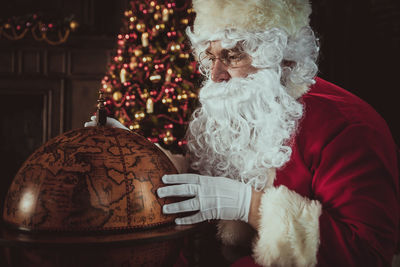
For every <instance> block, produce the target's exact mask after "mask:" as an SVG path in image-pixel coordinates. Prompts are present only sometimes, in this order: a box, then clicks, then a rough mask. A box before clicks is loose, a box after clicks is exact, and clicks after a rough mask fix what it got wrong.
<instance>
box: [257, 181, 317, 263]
mask: <svg viewBox="0 0 400 267" xmlns="http://www.w3.org/2000/svg"><path fill="white" fill-rule="evenodd" d="M259 211H260V214H261V219H260V225H259V229H258V238H257V239H256V240H255V242H254V247H253V253H254V255H253V257H254V259H255V261H256V262H257V263H258V264H260V265H262V266H271V265H272V266H314V265H316V263H317V251H318V247H319V216H320V215H321V204H320V203H319V202H318V201H316V200H309V199H307V198H305V197H302V196H300V195H299V194H297V193H296V192H294V191H291V190H289V189H288V188H287V187H285V186H280V187H271V188H267V189H266V190H265V193H264V194H263V196H262V199H261V205H260V210H259Z"/></svg>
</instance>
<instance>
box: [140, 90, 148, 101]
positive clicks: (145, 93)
mask: <svg viewBox="0 0 400 267" xmlns="http://www.w3.org/2000/svg"><path fill="white" fill-rule="evenodd" d="M140 97H141V98H142V99H147V98H148V97H149V92H148V91H147V89H144V91H143V94H141V95H140Z"/></svg>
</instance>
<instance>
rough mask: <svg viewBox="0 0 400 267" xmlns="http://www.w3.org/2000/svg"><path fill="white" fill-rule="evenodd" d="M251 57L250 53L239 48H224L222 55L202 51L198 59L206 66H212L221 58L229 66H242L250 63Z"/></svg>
mask: <svg viewBox="0 0 400 267" xmlns="http://www.w3.org/2000/svg"><path fill="white" fill-rule="evenodd" d="M249 58H250V57H249V55H248V54H246V53H245V52H243V51H240V50H238V49H231V50H227V49H223V50H221V56H220V57H216V56H215V55H213V54H211V53H210V52H208V51H204V52H201V53H200V55H199V59H198V60H199V63H200V64H201V65H202V66H204V67H212V66H213V65H214V64H215V62H216V60H217V59H219V60H220V61H221V62H222V64H224V65H225V66H226V67H228V68H240V67H243V66H244V65H247V64H249V63H250V61H249Z"/></svg>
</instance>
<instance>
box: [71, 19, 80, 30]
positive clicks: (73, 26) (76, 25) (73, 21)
mask: <svg viewBox="0 0 400 267" xmlns="http://www.w3.org/2000/svg"><path fill="white" fill-rule="evenodd" d="M69 27H70V28H71V30H72V31H75V30H76V28H78V27H79V23H78V22H77V21H75V20H72V21H71V22H70V23H69Z"/></svg>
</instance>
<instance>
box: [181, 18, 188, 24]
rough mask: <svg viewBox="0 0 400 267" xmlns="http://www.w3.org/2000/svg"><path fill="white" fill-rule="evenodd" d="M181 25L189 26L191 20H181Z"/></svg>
mask: <svg viewBox="0 0 400 267" xmlns="http://www.w3.org/2000/svg"><path fill="white" fill-rule="evenodd" d="M181 23H182V24H183V25H188V24H189V20H188V19H181Z"/></svg>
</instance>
